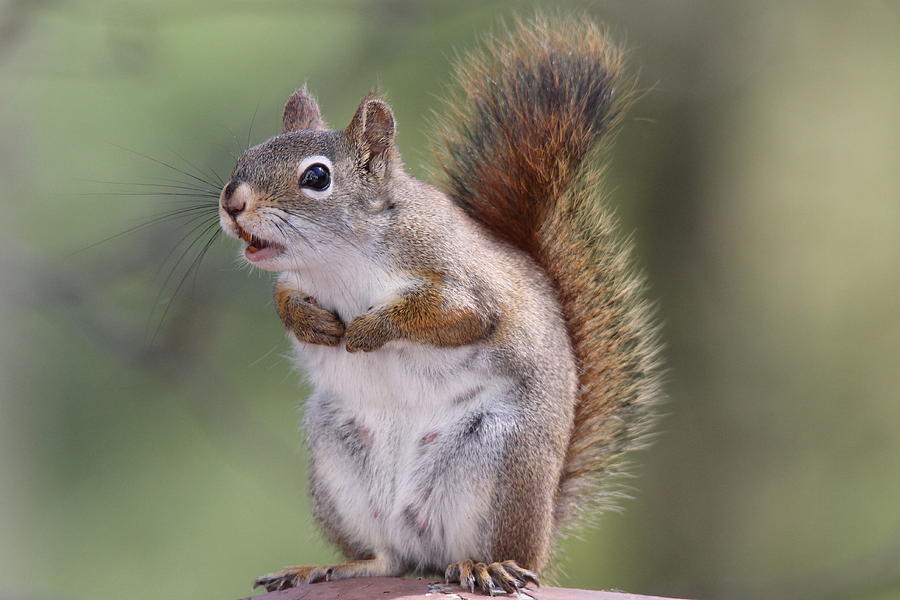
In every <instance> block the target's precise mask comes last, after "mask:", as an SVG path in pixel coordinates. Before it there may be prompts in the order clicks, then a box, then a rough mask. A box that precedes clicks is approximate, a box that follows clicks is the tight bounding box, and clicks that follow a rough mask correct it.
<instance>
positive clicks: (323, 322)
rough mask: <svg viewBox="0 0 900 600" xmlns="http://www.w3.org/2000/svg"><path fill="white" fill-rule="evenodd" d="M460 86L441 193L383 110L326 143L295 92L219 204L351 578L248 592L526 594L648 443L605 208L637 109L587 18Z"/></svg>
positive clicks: (652, 396)
mask: <svg viewBox="0 0 900 600" xmlns="http://www.w3.org/2000/svg"><path fill="white" fill-rule="evenodd" d="M456 80H457V83H458V86H459V89H460V90H461V91H460V93H457V94H455V95H453V96H452V97H451V98H450V99H449V100H448V101H447V114H446V116H445V117H444V118H443V120H442V121H439V123H438V130H439V132H438V133H437V134H436V135H435V136H434V138H435V139H434V148H435V150H436V152H437V155H438V159H439V164H440V169H441V170H442V172H443V175H442V176H441V177H440V178H439V179H440V181H439V185H438V186H437V187H435V186H432V185H429V184H427V183H423V182H421V181H418V180H416V179H414V178H413V177H411V176H410V175H408V174H407V173H406V172H405V171H404V169H403V163H402V162H401V157H400V154H399V152H398V150H397V147H396V143H395V140H396V132H397V124H396V121H395V118H394V114H393V112H392V110H391V108H390V106H389V105H388V104H387V102H386V101H385V100H384V99H383V97H382V96H381V95H379V94H378V93H376V92H373V93H370V94H369V95H367V96H366V97H365V98H364V99H363V100H362V102H361V103H360V105H359V108H358V109H357V110H356V112H355V114H354V116H353V118H352V120H351V121H350V123H349V125H348V126H347V127H346V128H345V129H343V130H330V129H328V126H327V125H326V124H325V121H324V120H323V118H322V116H321V113H320V111H319V107H318V104H317V103H316V100H315V99H314V98H313V96H312V95H311V94H310V92H309V91H308V89H307V88H306V86H303V87H302V88H300V89H299V90H297V91H296V92H294V93H293V94H292V95H291V97H290V98H289V99H288V101H287V104H286V105H285V108H284V114H283V124H284V131H283V133H281V134H279V135H276V136H274V137H272V138H271V139H269V140H268V141H266V142H264V143H262V144H260V145H257V146H254V147H252V148H249V149H247V150H246V151H244V152H243V153H242V154H241V156H240V157H239V158H238V160H237V164H236V166H235V168H234V171H233V173H232V175H231V178H230V180H229V182H228V183H227V185H225V186H224V188H223V189H222V192H221V195H220V198H219V215H220V224H221V227H222V229H223V230H224V231H225V232H226V234H228V235H230V236H231V237H234V238H236V239H241V240H243V244H242V250H243V256H244V257H245V258H246V260H247V261H248V262H249V263H250V264H252V265H255V266H256V267H259V268H261V269H265V270H269V271H275V272H277V273H278V277H277V283H276V285H275V290H274V299H275V305H276V308H277V312H278V315H279V316H280V318H281V320H282V321H283V324H284V327H285V329H286V330H287V332H288V337H289V338H290V340H291V341H292V345H293V349H294V354H295V356H296V361H297V363H298V366H299V367H300V368H301V369H302V370H303V371H305V373H306V374H307V377H308V378H309V381H310V383H311V385H312V388H313V392H312V394H311V395H310V396H309V398H308V399H307V400H306V403H305V409H304V420H303V421H304V423H303V425H304V430H305V432H306V437H307V442H308V445H309V450H310V456H311V459H310V460H311V462H310V467H309V477H310V493H311V497H312V501H313V507H314V514H315V517H316V519H317V520H318V522H319V524H320V525H321V528H322V530H323V532H324V534H325V535H326V537H327V538H328V539H329V540H331V541H332V542H333V543H335V544H336V545H337V546H338V547H339V548H340V550H341V551H342V552H343V553H344V554H345V555H346V557H347V560H348V561H347V562H341V563H337V564H329V565H318V566H297V567H288V568H285V569H284V570H282V571H279V572H276V573H272V574H269V575H264V576H262V577H259V578H258V579H257V580H256V581H255V586H254V587H256V586H261V587H264V588H265V589H266V590H268V591H272V590H277V589H283V588H287V587H292V586H296V585H298V584H300V583H314V582H318V581H324V580H333V579H340V578H348V577H360V576H400V575H403V574H406V573H408V572H413V571H415V572H421V573H440V574H443V575H444V576H445V578H446V580H447V581H448V582H452V583H459V584H460V585H462V586H463V587H466V588H468V589H469V590H470V591H473V592H474V591H475V589H476V588H477V589H478V590H480V591H481V592H482V593H485V594H492V595H493V594H494V593H503V592H506V593H513V592H515V591H516V590H517V589H518V588H521V587H524V586H526V585H527V584H529V583H533V584H538V581H539V580H538V577H539V575H541V574H543V573H544V572H545V570H546V569H547V567H548V563H549V561H550V559H551V556H552V554H553V552H554V549H555V546H556V541H557V540H558V539H559V538H560V536H562V535H564V534H565V533H566V532H567V531H569V529H570V528H571V527H572V526H574V525H577V524H581V523H583V521H584V520H585V519H586V518H589V516H590V515H591V514H592V513H594V512H595V511H596V510H597V509H599V508H604V507H605V506H606V505H608V504H609V503H610V502H611V501H612V500H614V499H615V498H616V497H617V496H618V495H621V494H620V491H618V488H617V487H616V486H615V484H614V483H611V482H615V481H616V477H617V475H621V474H622V472H623V471H622V469H623V464H622V459H623V454H624V453H625V452H626V451H627V450H629V449H632V448H634V447H636V446H637V445H640V444H641V443H642V440H643V439H644V438H645V436H646V434H647V431H648V426H649V424H650V423H651V421H652V417H653V411H652V406H653V405H654V402H655V401H656V400H657V398H658V397H659V396H660V383H659V378H660V374H659V358H658V355H659V342H658V335H657V327H656V325H655V323H654V319H653V315H652V309H651V305H650V304H649V303H648V302H647V301H646V300H645V299H644V298H643V296H644V279H643V277H642V276H641V275H640V274H639V273H637V272H636V270H635V269H634V267H633V265H632V260H631V258H630V252H631V245H630V243H629V242H628V241H626V240H625V239H623V238H622V237H621V236H620V235H619V234H618V232H617V224H616V221H615V218H614V216H613V215H612V212H611V211H610V209H609V208H607V207H606V205H605V202H604V201H603V198H602V193H601V191H600V190H601V187H600V180H601V178H602V175H603V162H602V160H601V159H602V158H603V154H604V150H605V148H606V147H607V146H608V141H609V140H610V138H611V136H612V135H613V134H614V132H615V130H616V127H617V124H618V123H619V122H620V121H621V119H622V114H623V110H624V108H625V106H626V105H627V104H628V102H629V99H630V98H631V97H632V96H633V90H634V85H633V81H631V80H629V79H628V78H626V77H625V76H624V75H623V51H622V50H621V49H620V48H619V47H618V46H616V45H615V44H614V43H613V42H611V41H610V39H609V37H608V36H607V34H606V33H605V31H604V30H603V29H602V28H601V27H599V26H597V25H595V24H593V23H591V22H589V21H586V20H575V19H564V18H558V19H555V20H554V19H548V18H545V17H536V18H533V19H531V20H528V21H518V22H517V23H516V25H515V26H514V27H513V28H512V29H511V31H509V32H507V33H505V34H499V35H497V36H494V37H492V38H488V39H487V41H486V42H485V43H484V45H483V47H482V48H481V49H480V50H476V51H475V52H473V53H471V54H469V55H468V56H466V57H464V58H463V59H462V60H461V61H459V62H458V65H457V67H456Z"/></svg>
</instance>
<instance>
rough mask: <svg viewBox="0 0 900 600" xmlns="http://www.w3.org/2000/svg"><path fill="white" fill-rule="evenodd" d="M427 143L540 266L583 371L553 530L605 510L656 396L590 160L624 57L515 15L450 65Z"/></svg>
mask: <svg viewBox="0 0 900 600" xmlns="http://www.w3.org/2000/svg"><path fill="white" fill-rule="evenodd" d="M458 65H459V66H458V68H457V71H456V78H457V85H458V87H459V89H462V90H464V97H462V98H460V97H454V98H451V99H450V100H449V101H448V102H447V108H448V112H447V116H445V117H444V119H443V121H442V122H443V124H444V126H443V128H442V135H441V137H440V141H439V144H438V147H437V151H438V153H439V156H440V160H441V162H442V166H443V169H444V172H445V177H444V179H445V185H444V187H445V189H446V190H447V191H448V193H449V194H450V196H451V197H452V198H453V199H454V200H455V201H456V202H457V203H458V204H459V205H460V206H461V207H462V208H463V209H464V210H465V211H466V212H467V213H468V214H469V215H471V216H472V217H473V218H474V219H476V220H477V221H479V222H480V223H482V224H483V225H484V226H485V227H486V228H487V229H489V230H490V231H492V232H493V233H494V234H495V235H497V236H498V237H500V238H501V239H504V240H506V241H508V242H510V243H512V244H513V245H515V246H517V247H519V248H522V249H523V250H526V251H527V252H528V253H529V254H530V255H531V256H532V257H533V258H534V259H535V260H536V261H537V262H538V263H539V264H541V265H542V266H543V267H544V269H545V270H546V271H547V272H548V273H549V275H550V276H551V278H552V280H553V282H554V283H555V285H556V287H557V290H558V293H559V299H560V302H561V303H562V305H563V308H564V314H565V318H566V321H567V325H568V329H569V333H570V337H571V340H572V345H573V347H574V350H575V354H576V359H577V365H578V372H579V399H578V402H577V404H576V408H575V416H574V422H573V424H572V431H571V437H570V439H569V442H568V450H567V452H566V459H565V466H564V469H563V473H562V476H561V478H560V480H559V484H558V488H557V492H556V506H555V515H554V520H555V523H556V526H557V528H562V527H565V526H566V525H568V524H571V523H572V518H573V517H577V516H586V515H587V514H588V513H589V512H590V511H591V510H592V509H594V508H596V507H597V506H598V504H601V505H602V504H606V500H607V499H608V498H609V497H610V496H614V495H615V494H614V489H613V488H612V487H611V485H610V481H611V479H612V478H613V476H615V475H616V474H618V473H619V472H620V467H621V458H622V455H623V453H624V452H625V451H626V450H628V449H630V448H633V447H634V446H636V445H638V444H639V443H640V441H641V439H642V437H643V436H644V434H645V432H646V430H647V426H648V424H649V421H650V416H651V413H650V407H651V406H652V404H653V403H654V401H655V400H656V398H657V396H658V395H659V383H658V381H659V374H658V367H657V363H658V360H657V354H658V348H659V346H658V343H657V341H656V333H655V327H654V325H653V323H652V319H651V314H650V313H651V310H650V307H649V306H648V304H647V303H646V302H645V301H644V300H643V298H642V295H641V292H642V291H643V279H642V277H640V276H639V275H637V274H635V272H634V271H633V270H632V268H631V266H630V262H631V261H630V245H629V244H628V243H625V242H623V241H622V239H621V237H619V235H618V232H617V231H616V223H615V219H614V218H613V216H612V215H611V212H610V210H609V209H607V208H606V207H605V206H604V205H603V203H602V202H601V201H600V198H599V196H600V194H599V192H598V190H599V184H600V178H601V175H602V174H603V167H602V166H600V165H599V164H598V161H597V158H598V155H599V153H600V152H602V149H603V147H604V144H605V142H606V141H607V140H608V137H609V136H610V135H611V134H612V133H613V130H614V129H615V126H616V125H617V124H618V122H619V121H620V120H621V115H622V110H623V108H624V106H625V105H626V104H627V103H628V101H629V99H630V97H631V95H632V90H633V85H632V82H631V81H630V80H629V79H627V78H625V77H624V76H623V75H622V51H621V50H620V49H618V48H617V47H616V46H615V45H614V44H613V43H612V42H610V40H609V39H608V37H607V35H606V34H605V33H604V32H603V31H602V30H600V29H599V28H598V27H597V26H596V25H594V24H592V23H589V22H584V21H576V20H575V19H570V20H565V21H563V22H553V23H551V22H550V21H548V20H545V19H540V18H539V19H537V20H535V21H532V22H528V23H519V24H518V25H517V26H516V28H515V31H514V32H513V33H512V34H511V35H510V36H509V37H502V38H494V39H490V40H488V42H487V43H486V47H485V50H484V51H483V52H481V53H473V54H470V55H468V56H466V57H464V58H463V59H462V60H460V61H459V63H458Z"/></svg>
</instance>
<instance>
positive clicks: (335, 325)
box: [275, 284, 344, 346]
mask: <svg viewBox="0 0 900 600" xmlns="http://www.w3.org/2000/svg"><path fill="white" fill-rule="evenodd" d="M275 308H276V309H277V310H278V316H279V317H281V322H282V323H284V326H285V328H286V329H287V330H288V331H290V332H291V333H293V334H294V335H295V336H296V337H297V339H299V340H301V341H304V342H309V343H311V344H322V345H325V346H337V345H338V344H340V343H341V337H342V336H343V335H344V324H343V323H341V320H340V319H338V317H337V315H335V314H334V313H332V312H329V311H327V310H324V309H321V308H319V307H318V306H315V304H313V301H312V298H308V297H306V298H303V297H301V296H299V295H297V294H294V293H293V292H292V291H291V290H288V289H286V288H284V287H283V285H281V284H278V285H276V286H275Z"/></svg>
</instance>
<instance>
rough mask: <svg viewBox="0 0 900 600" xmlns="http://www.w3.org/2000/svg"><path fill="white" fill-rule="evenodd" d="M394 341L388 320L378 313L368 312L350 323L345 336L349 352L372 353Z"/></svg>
mask: <svg viewBox="0 0 900 600" xmlns="http://www.w3.org/2000/svg"><path fill="white" fill-rule="evenodd" d="M391 339H392V336H391V331H390V327H389V326H388V323H387V320H386V319H385V318H384V317H383V316H382V315H379V314H378V313H377V312H367V313H365V314H363V315H360V316H358V317H356V318H355V319H353V320H352V321H350V324H349V325H347V331H346V333H345V334H344V341H345V342H346V343H347V346H346V347H347V352H358V351H360V350H362V351H363V352H372V351H373V350H378V349H379V348H381V347H382V346H384V345H385V344H386V343H387V342H388V341H390V340H391Z"/></svg>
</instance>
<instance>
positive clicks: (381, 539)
mask: <svg viewBox="0 0 900 600" xmlns="http://www.w3.org/2000/svg"><path fill="white" fill-rule="evenodd" d="M294 343H295V348H296V355H297V359H298V362H299V363H300V366H301V367H302V368H303V370H304V371H305V372H306V373H307V375H308V377H309V379H310V382H311V383H312V385H313V387H314V390H315V391H314V393H313V394H312V395H311V396H310V398H309V399H308V400H307V403H306V418H305V423H306V427H307V429H308V435H309V439H310V446H311V451H312V452H313V455H314V461H315V469H316V477H317V481H318V483H319V485H321V486H323V487H324V488H325V489H326V491H327V495H328V496H329V497H330V500H331V501H332V502H333V506H332V510H333V511H334V512H335V513H336V514H337V515H338V517H339V519H340V524H339V529H340V530H341V531H342V533H343V535H345V536H347V538H348V539H350V540H352V541H353V543H354V544H358V545H360V546H362V547H365V548H367V549H370V550H371V551H372V552H375V553H376V554H382V553H387V554H388V555H389V556H392V557H394V558H396V559H398V560H402V561H403V562H405V563H407V564H411V565H414V566H418V567H426V566H433V567H439V568H442V566H445V565H447V564H449V563H450V562H452V561H457V560H462V559H464V558H474V559H478V558H479V557H482V556H485V555H486V553H487V550H488V549H487V547H486V545H487V529H488V528H487V525H486V524H487V522H486V519H487V517H488V515H487V512H488V507H489V506H490V503H491V494H492V493H493V490H492V489H491V486H490V485H485V482H489V481H492V480H493V478H494V477H491V476H490V475H492V473H491V471H492V469H495V468H496V463H497V462H498V461H499V460H500V449H499V448H498V447H497V443H498V442H500V441H502V440H503V439H504V438H505V433H506V431H505V429H506V425H505V424H508V423H510V422H512V421H513V420H512V419H510V418H509V416H510V413H511V412H514V410H515V409H514V408H513V404H512V403H509V402H506V401H504V400H505V398H508V397H509V395H508V390H509V387H510V384H509V382H508V381H506V380H505V379H504V378H503V377H501V376H498V375H496V374H492V373H490V372H489V371H488V367H487V366H486V364H485V361H484V360H471V359H472V357H473V356H474V355H475V353H477V352H479V348H478V347H476V346H463V347H458V348H436V347H431V346H425V345H421V344H415V343H411V342H405V341H393V342H389V343H388V344H387V345H386V346H385V347H384V348H382V349H380V350H378V351H376V352H372V353H354V354H351V353H348V352H347V351H346V350H345V349H344V348H343V346H341V347H338V348H332V347H325V346H315V345H310V344H306V343H302V342H297V341H296V340H295V341H294ZM479 390H480V392H479V393H478V394H477V395H474V396H473V394H472V392H473V391H479ZM467 392H469V394H468V396H473V397H468V396H467ZM461 398H462V400H461ZM328 411H331V413H330V416H328V415H326V414H325V413H326V412H328ZM335 413H336V414H337V416H336V417H335ZM479 414H484V415H488V417H487V418H485V419H484V423H485V425H484V428H485V431H484V432H483V434H482V433H480V434H479V435H483V436H484V437H483V439H484V440H487V439H490V440H492V443H491V444H484V443H483V442H480V443H479V444H468V445H460V444H458V443H455V442H453V436H454V435H456V437H457V438H459V435H458V432H459V431H460V428H461V427H463V426H464V424H465V422H466V420H467V419H472V415H476V417H477V415H479ZM329 418H330V419H331V421H332V422H333V423H336V424H337V425H342V424H345V423H348V422H353V423H354V424H355V425H356V426H357V427H361V428H362V429H357V431H360V432H364V434H365V435H363V437H362V438H361V439H363V440H364V443H365V444H367V447H366V448H365V452H366V454H365V457H364V459H361V458H360V457H359V456H355V457H354V456H351V453H347V452H345V451H344V448H343V447H342V446H341V444H340V443H339V441H338V440H337V438H340V437H341V436H340V434H337V433H335V432H331V433H329V427H330V426H329V425H328V419H329ZM479 423H481V421H479ZM454 432H456V433H454ZM429 436H431V438H433V439H432V440H431V441H428V442H426V441H425V440H426V439H427V438H428V437H429ZM484 446H486V447H484ZM432 469H440V472H441V473H442V476H441V477H440V478H433V479H432V478H429V473H431V472H433V471H432ZM411 507H412V508H411Z"/></svg>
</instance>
